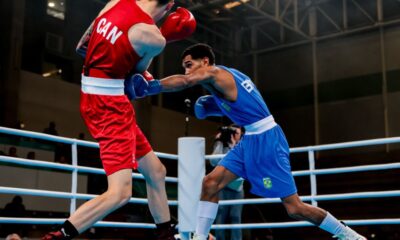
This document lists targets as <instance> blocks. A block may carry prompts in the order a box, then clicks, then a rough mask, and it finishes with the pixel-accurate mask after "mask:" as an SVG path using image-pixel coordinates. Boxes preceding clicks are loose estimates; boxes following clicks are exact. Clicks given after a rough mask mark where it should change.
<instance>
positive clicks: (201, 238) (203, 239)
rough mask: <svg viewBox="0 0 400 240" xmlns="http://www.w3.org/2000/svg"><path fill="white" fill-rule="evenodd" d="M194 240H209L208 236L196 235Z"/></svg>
mask: <svg viewBox="0 0 400 240" xmlns="http://www.w3.org/2000/svg"><path fill="white" fill-rule="evenodd" d="M192 240H207V236H204V235H197V234H194V235H193V238H192Z"/></svg>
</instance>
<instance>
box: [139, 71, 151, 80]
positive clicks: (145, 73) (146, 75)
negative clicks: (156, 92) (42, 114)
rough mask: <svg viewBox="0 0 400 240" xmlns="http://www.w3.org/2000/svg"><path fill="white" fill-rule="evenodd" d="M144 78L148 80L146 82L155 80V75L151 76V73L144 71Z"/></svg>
mask: <svg viewBox="0 0 400 240" xmlns="http://www.w3.org/2000/svg"><path fill="white" fill-rule="evenodd" d="M142 76H143V77H144V79H146V81H151V80H154V77H153V75H151V73H149V72H148V71H144V72H143V73H142Z"/></svg>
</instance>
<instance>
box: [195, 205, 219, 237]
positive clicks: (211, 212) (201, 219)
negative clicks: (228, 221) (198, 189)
mask: <svg viewBox="0 0 400 240" xmlns="http://www.w3.org/2000/svg"><path fill="white" fill-rule="evenodd" d="M217 212H218V203H213V202H208V201H200V202H199V208H198V209H197V226H196V234H197V235H200V236H208V233H209V232H210V229H211V225H212V224H213V222H214V220H215V218H216V217H217Z"/></svg>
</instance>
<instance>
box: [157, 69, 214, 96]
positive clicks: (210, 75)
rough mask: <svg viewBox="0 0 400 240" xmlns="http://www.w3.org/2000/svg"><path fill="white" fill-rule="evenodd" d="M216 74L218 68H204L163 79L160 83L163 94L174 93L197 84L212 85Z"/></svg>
mask: <svg viewBox="0 0 400 240" xmlns="http://www.w3.org/2000/svg"><path fill="white" fill-rule="evenodd" d="M217 74H218V68H216V67H215V66H206V67H201V68H199V69H197V70H196V71H194V72H193V73H190V74H187V75H172V76H169V77H166V78H163V79H161V82H160V83H161V86H162V91H163V92H176V91H180V90H183V89H185V88H189V87H192V86H194V85H198V84H203V83H213V82H214V81H215V79H216V78H217Z"/></svg>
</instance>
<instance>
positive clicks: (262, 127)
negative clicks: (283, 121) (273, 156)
mask: <svg viewBox="0 0 400 240" xmlns="http://www.w3.org/2000/svg"><path fill="white" fill-rule="evenodd" d="M276 125H277V124H276V122H275V120H274V117H273V116H272V115H271V116H268V117H266V118H263V119H261V120H260V121H257V122H255V123H252V124H249V125H246V126H244V128H245V129H246V133H245V135H253V134H260V133H263V132H266V131H268V130H270V129H271V128H273V127H275V126H276Z"/></svg>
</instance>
